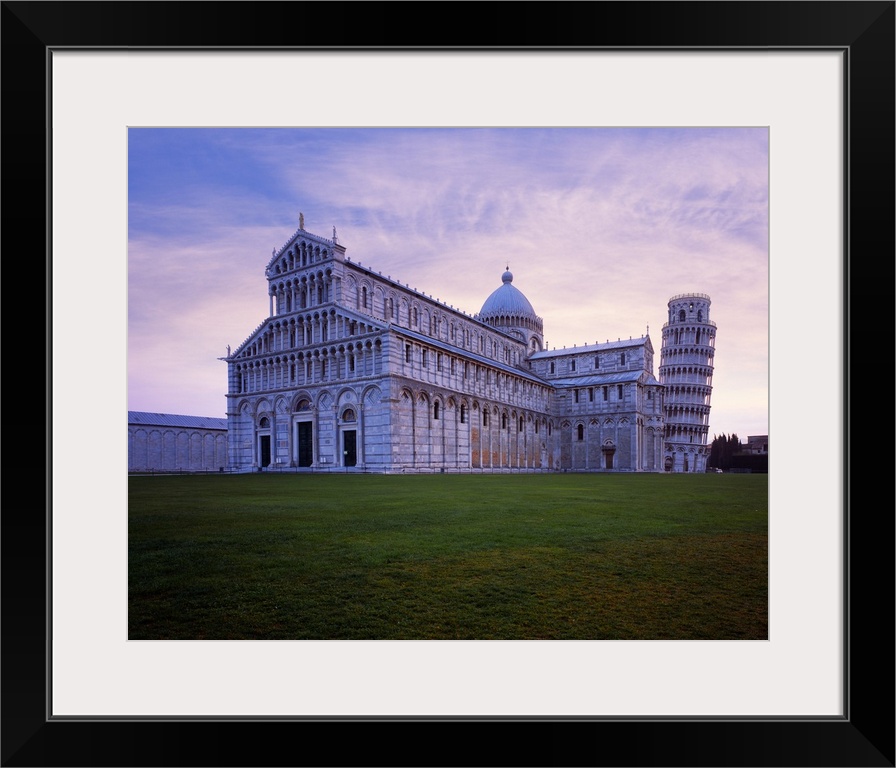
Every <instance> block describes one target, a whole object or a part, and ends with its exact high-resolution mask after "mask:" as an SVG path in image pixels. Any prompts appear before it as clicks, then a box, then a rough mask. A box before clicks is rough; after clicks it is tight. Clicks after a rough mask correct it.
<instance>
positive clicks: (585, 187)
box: [128, 128, 769, 440]
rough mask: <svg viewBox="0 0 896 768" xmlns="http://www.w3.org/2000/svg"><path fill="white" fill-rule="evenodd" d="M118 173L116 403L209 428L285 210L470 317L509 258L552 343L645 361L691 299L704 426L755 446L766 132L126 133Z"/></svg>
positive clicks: (763, 326)
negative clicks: (635, 343) (703, 387)
mask: <svg viewBox="0 0 896 768" xmlns="http://www.w3.org/2000/svg"><path fill="white" fill-rule="evenodd" d="M128 175H129V178H128V185H129V199H128V230H129V231H128V240H129V242H128V409H129V410H137V411H156V412H162V413H176V414H186V415H196V416H218V417H223V416H224V415H225V409H226V405H225V393H226V386H227V385H226V380H227V377H226V365H225V363H223V362H221V361H220V360H218V358H220V357H222V356H224V355H225V354H226V350H227V345H230V346H231V347H233V348H235V347H236V346H238V345H239V344H240V343H242V341H243V340H244V339H245V338H246V337H247V336H248V335H249V334H250V333H251V332H252V331H253V329H255V328H256V327H257V326H258V325H259V323H261V322H262V321H263V320H264V319H265V318H266V317H267V312H268V298H267V282H266V280H265V277H264V268H265V266H266V264H267V263H268V261H269V260H270V256H271V251H272V249H274V248H279V247H280V246H281V245H283V244H284V243H285V242H286V240H287V239H288V238H289V237H290V236H291V235H292V233H293V232H294V231H295V230H296V228H297V227H298V219H299V212H300V211H301V212H302V213H303V214H304V217H305V228H306V229H307V230H308V231H310V232H313V233H316V234H320V235H323V236H325V237H331V236H332V232H333V227H334V226H335V227H336V229H337V233H338V237H339V241H340V243H342V244H343V245H345V246H346V248H347V255H348V256H349V257H350V258H351V259H352V260H353V261H356V262H357V261H360V262H361V263H362V264H364V265H365V266H369V267H371V268H372V269H374V270H377V271H380V272H382V274H383V275H390V276H391V277H392V278H393V279H397V280H399V281H401V282H402V283H408V284H409V285H410V286H411V287H412V288H416V289H418V290H420V291H423V292H425V293H427V294H430V295H432V296H433V297H434V298H438V299H440V300H441V301H443V302H445V303H447V304H450V305H453V306H454V307H456V308H459V309H461V310H463V311H465V312H467V313H469V314H474V313H476V312H478V311H479V309H480V307H481V306H482V303H483V301H485V299H486V297H487V296H488V295H489V294H490V293H491V292H492V291H493V290H494V289H495V288H497V287H498V286H500V285H501V273H502V272H503V271H504V269H505V267H506V266H508V265H509V267H510V270H511V271H512V272H513V274H514V286H516V287H517V288H519V289H520V290H521V291H522V292H523V293H524V294H525V295H526V297H527V298H528V299H529V301H530V302H531V303H532V305H533V307H534V308H535V311H536V312H537V313H538V314H539V315H540V316H541V317H542V318H543V319H544V331H545V339H546V342H547V344H548V345H549V347H551V348H558V349H559V348H561V347H563V346H567V347H571V346H573V345H575V344H578V345H582V344H593V343H594V342H596V341H601V342H602V341H605V340H607V339H611V340H612V339H617V338H627V337H629V336H639V335H641V334H642V333H644V332H645V331H646V329H647V327H648V326H649V328H650V336H651V339H652V340H653V344H654V347H655V349H656V351H657V353H659V349H660V345H661V341H662V326H663V323H664V322H665V320H666V311H667V307H666V304H667V302H668V300H669V298H670V297H672V296H673V295H675V294H679V293H686V292H691V291H694V292H698V293H706V294H709V295H710V296H711V298H712V308H711V317H712V319H713V320H714V321H715V323H716V324H717V326H718V335H717V343H716V357H715V376H714V378H713V395H712V411H711V414H710V429H709V431H710V435H711V436H712V435H715V434H723V433H724V434H731V433H736V434H737V435H738V436H739V437H740V438H741V439H742V440H745V439H746V437H747V436H748V435H754V434H767V433H768V341H769V338H768V309H769V308H768V280H769V273H768V202H769V200H768V131H767V130H766V129H765V128H743V129H739V128H719V129H706V128H695V129H689V128H676V129H664V128H650V129H625V128H596V129H588V128H556V129H542V128H500V129H479V128H476V129H457V128H452V129H438V128H401V129H390V128H371V129H361V128H357V129H356V128H338V129H328V128H305V129H289V128H273V129H241V128H227V129H202V128H177V129H169V128H131V129H129V131H128ZM656 360H657V365H658V360H659V355H658V354H657V358H656ZM654 373H658V370H655V371H654Z"/></svg>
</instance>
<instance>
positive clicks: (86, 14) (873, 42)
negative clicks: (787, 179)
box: [0, 0, 896, 766]
mask: <svg viewBox="0 0 896 768" xmlns="http://www.w3.org/2000/svg"><path fill="white" fill-rule="evenodd" d="M409 10H410V6H409V4H407V3H325V2H317V3H287V2H256V3H244V2H221V3H207V2H205V3H204V2H181V3H172V2H77V1H72V2H3V3H2V17H0V21H2V48H0V52H2V63H3V68H2V103H3V107H4V110H3V131H2V133H3V139H2V141H3V150H4V152H3V162H2V184H3V186H2V191H3V193H4V195H3V202H4V205H3V208H2V217H3V225H4V226H3V228H2V242H3V245H5V246H6V248H5V256H6V258H5V259H4V265H5V266H6V267H7V269H9V268H10V267H12V269H13V278H12V279H13V280H14V281H15V282H13V283H12V286H13V288H14V289H17V286H18V285H19V284H20V281H22V280H26V279H27V280H28V281H29V283H30V284H31V285H33V284H34V282H35V281H40V282H43V283H44V284H45V285H46V287H47V291H48V295H49V288H50V285H49V274H50V268H49V265H50V248H49V238H48V237H45V235H44V233H45V232H48V226H49V219H48V215H49V213H48V211H49V208H48V203H49V196H48V185H49V163H50V159H49V155H48V141H47V140H48V136H49V131H50V124H51V123H50V119H51V115H49V113H48V92H49V89H50V87H51V81H50V78H49V77H48V72H49V69H48V67H49V54H50V52H51V51H52V50H56V49H60V48H81V49H92V48H118V49H123V48H143V47H151V48H175V47H184V48H191V49H203V50H206V49H221V50H227V49H232V48H234V47H239V48H253V47H258V48H272V47H283V48H295V47H303V45H302V44H299V45H297V43H296V41H297V40H301V41H305V43H306V45H307V47H322V48H334V49H354V48H394V49H419V48H434V47H449V48H454V49H457V48H461V49H463V48H485V49H494V50H506V49H519V50H531V49H538V48H578V49H582V50H588V49H595V50H617V49H624V50H651V49H668V48H694V49H701V50H707V49H709V50H712V49H718V50H731V49H736V48H769V49H783V50H793V51H796V52H798V51H805V50H813V49H825V50H831V49H838V50H842V51H843V53H844V62H845V64H844V74H845V82H846V84H847V88H846V90H847V97H848V98H847V105H846V109H845V111H844V121H845V124H844V136H845V150H846V151H845V156H846V158H847V168H846V173H845V174H844V184H845V187H844V225H845V226H844V252H845V253H846V254H847V258H846V263H845V264H844V275H843V276H844V282H843V284H844V291H845V295H844V306H845V308H846V313H845V317H844V329H843V330H844V346H845V348H846V358H845V361H844V362H845V365H844V370H845V381H844V382H843V384H844V387H843V391H844V393H845V402H844V403H843V404H842V406H843V413H844V414H845V419H846V424H845V425H844V426H845V429H844V435H845V436H846V438H847V439H846V444H845V445H844V446H833V445H827V446H807V450H811V451H813V452H817V453H818V456H819V464H820V471H842V472H843V475H844V483H843V487H844V499H843V504H844V509H845V512H846V514H845V519H844V543H845V551H844V563H845V566H846V568H845V572H846V583H845V584H844V596H845V605H846V613H845V616H844V623H845V637H844V640H845V643H844V647H845V649H846V651H845V659H844V661H845V664H844V667H845V670H846V678H845V680H844V712H845V715H844V716H843V717H839V718H817V717H815V718H799V717H788V718H774V717H771V716H770V717H767V718H763V717H759V718H747V719H727V718H724V717H709V718H703V719H695V718H671V717H670V718H658V719H650V718H648V719H627V718H623V717H620V718H604V719H600V720H594V719H588V718H578V719H570V720H564V719H561V718H529V719H519V720H516V719H512V718H456V719H444V718H443V719H435V718H426V717H420V718H405V719H403V720H390V719H388V718H382V719H378V718H358V719H354V720H352V719H343V720H336V721H334V720H327V719H323V718H321V719H310V720H304V721H301V722H296V721H281V720H277V719H272V720H262V719H246V720H236V721H234V720H226V719H224V720H214V719H210V718H209V719H202V718H200V719H175V718H156V719H146V720H139V721H134V720H129V719H123V718H119V719H117V718H110V719H108V720H96V719H89V718H85V719H81V720H77V719H76V720H64V721H60V720H54V719H51V718H49V717H48V682H49V681H48V650H49V638H48V634H47V628H48V618H47V617H48V615H49V614H48V608H47V605H48V598H49V595H48V585H49V583H50V582H49V578H48V519H49V512H48V510H49V509H50V508H51V505H52V497H51V493H50V490H51V487H50V478H49V476H48V473H47V472H41V470H40V469H38V470H37V471H38V472H39V475H40V476H39V477H37V478H36V480H35V482H36V483H37V484H38V486H39V487H43V488H46V505H44V507H43V508H39V509H34V508H33V506H32V505H31V504H28V503H21V502H20V501H19V498H16V500H15V502H14V503H12V504H7V508H6V512H5V514H4V516H3V529H4V530H3V533H4V534H5V535H4V536H3V537H2V542H0V543H2V567H3V576H4V577H5V578H3V581H2V602H0V610H2V621H3V625H2V626H3V630H2V633H3V634H2V640H3V643H2V656H0V658H2V665H3V666H2V676H0V691H2V712H0V715H2V724H0V725H2V736H3V738H2V755H0V757H2V765H4V766H131V765H133V766H137V765H156V766H163V765H179V766H194V765H195V766H204V765H214V766H237V765H340V766H350V765H361V766H364V765H382V764H388V765H394V766H398V765H564V766H576V765H614V766H660V765H662V766H710V765H712V766H893V765H894V760H896V746H894V733H896V727H894V722H896V706H894V700H896V695H894V654H893V649H894V611H893V607H894V567H893V566H894V546H893V542H894V519H893V517H894V516H893V512H892V510H893V507H892V505H889V504H883V505H882V504H881V503H880V501H879V498H880V493H883V494H884V498H885V499H892V482H891V473H890V469H889V468H890V466H891V462H892V457H891V454H892V450H891V448H890V446H889V445H888V444H887V443H885V442H884V441H883V440H882V436H881V435H877V436H876V437H877V440H872V439H871V437H870V436H869V437H868V438H866V439H864V440H863V437H864V435H862V434H861V433H862V429H861V428H862V427H863V426H865V425H866V424H868V422H869V419H867V418H866V415H867V405H865V406H863V407H860V405H859V404H860V403H863V402H866V403H867V401H865V400H860V399H859V398H860V397H861V398H866V397H869V396H870V395H869V392H870V390H872V389H880V385H879V382H878V380H879V379H883V393H882V394H881V395H880V396H879V397H881V398H883V406H882V407H881V411H882V413H885V414H887V415H888V409H887V408H886V407H885V405H886V403H888V401H889V398H888V395H889V393H890V392H891V388H892V384H891V378H890V368H891V364H892V358H891V353H890V351H889V350H886V351H884V352H883V353H882V355H881V353H880V352H879V351H878V355H880V356H881V357H883V358H884V359H885V365H884V366H881V368H882V369H883V370H882V371H881V372H880V373H876V371H878V370H880V368H879V366H880V363H879V362H878V355H875V356H872V355H862V346H863V342H866V343H867V340H868V339H869V337H871V338H875V340H876V339H877V337H879V336H880V335H883V336H884V337H885V338H886V342H889V341H890V330H891V328H892V321H893V317H894V315H893V286H894V280H893V277H894V275H893V268H894V264H893V261H894V259H893V256H894V253H896V248H894V143H896V138H894V63H896V59H894V18H896V17H894V3H893V2H835V1H831V2H816V1H815V0H806V1H805V2H712V1H708V2H694V3H691V2H574V3H566V2H559V3H540V2H520V3H466V4H462V3H457V2H455V3H441V2H434V3H420V4H418V6H417V8H416V9H415V10H414V11H413V14H412V15H421V14H423V13H424V11H425V13H426V15H427V17H428V18H430V19H431V20H432V22H431V23H429V24H427V25H426V27H427V28H426V30H425V31H420V30H419V28H418V29H417V31H415V32H413V33H409V32H408V31H407V29H406V27H405V24H404V20H405V19H406V18H407V16H408V13H409ZM328 30H330V31H331V32H332V36H333V38H334V39H333V40H330V39H321V40H320V41H318V40H317V39H316V38H317V36H318V34H320V35H322V36H323V37H324V38H326V37H329V34H328V33H327V31H328ZM409 35H410V36H411V38H414V36H419V37H418V38H417V39H413V40H412V42H411V43H410V44H409V43H408V36H409ZM45 243H46V244H47V247H46V249H44V247H43V246H44V244H45ZM44 250H45V251H46V255H45V257H44V258H42V255H43V254H42V253H40V252H42V251H44ZM35 251H37V252H38V253H35ZM24 264H27V265H28V274H27V277H26V275H24V274H23V275H21V276H20V275H19V274H18V271H19V270H21V267H22V266H23V265H24ZM17 268H18V269H17ZM35 272H37V273H38V275H35ZM8 280H9V277H8ZM7 284H8V285H9V284H10V283H9V282H8V283H7ZM35 314H36V313H35ZM882 315H883V316H882ZM34 319H35V318H34V317H33V316H32V317H30V318H29V320H30V322H29V325H30V324H31V323H33V322H34ZM18 320H19V322H21V316H20V317H19V318H18ZM41 321H43V322H45V324H46V327H45V329H44V331H45V333H44V338H46V351H47V354H45V356H44V359H45V362H46V365H47V374H48V376H47V389H46V414H47V422H46V430H45V433H44V437H45V441H46V444H47V446H48V452H47V456H48V457H49V446H50V445H51V442H52V433H51V425H52V411H51V407H50V405H51V401H50V392H51V386H52V385H53V383H56V384H57V385H58V384H60V383H64V377H65V372H63V371H51V370H50V365H49V349H50V347H51V343H52V340H51V338H50V335H49V329H50V323H49V302H48V306H47V311H46V312H44V313H43V315H42V316H39V320H38V322H41ZM881 321H882V322H881ZM17 326H18V323H17V324H16V326H13V327H14V328H15V327H17ZM29 332H30V333H29V335H30V336H31V337H32V339H33V338H34V336H35V334H34V331H33V329H29ZM17 348H18V350H19V354H21V352H22V347H21V346H18V345H17ZM875 351H877V350H875ZM886 361H889V363H887V362H886ZM860 363H864V365H863V366H862V367H861V368H860V367H859V364H860ZM30 364H31V361H29V365H30ZM831 369H832V370H833V369H834V366H832V367H831ZM853 370H855V371H856V373H857V374H858V373H859V372H863V373H864V372H865V371H867V374H868V375H867V376H858V375H857V376H853V375H852V372H853ZM819 375H821V376H822V380H821V381H818V382H815V383H816V384H817V385H823V375H824V374H819ZM807 376H809V374H807ZM808 383H810V384H812V382H811V381H810V382H808ZM861 384H865V385H866V386H864V387H862V386H860V385H861ZM835 405H839V404H835ZM10 410H11V411H14V410H17V409H10ZM877 415H878V418H881V417H883V418H886V416H882V415H881V414H877ZM819 417H820V418H821V417H823V418H835V415H834V414H824V415H822V414H820V415H819ZM872 423H873V422H872ZM16 426H17V425H16ZM25 427H26V425H23V429H24V428H25ZM27 429H28V431H30V432H33V424H28V425H27ZM7 430H10V427H9V426H7ZM876 431H877V432H879V433H881V432H882V433H883V434H887V433H888V432H889V430H887V429H886V427H885V425H881V424H880V423H879V422H878V423H877V424H876ZM122 432H123V430H122ZM8 434H14V435H16V436H17V437H19V438H20V439H21V436H22V433H21V432H20V430H19V429H13V430H12V432H9V431H8ZM868 446H874V454H873V455H875V456H876V457H877V458H876V461H877V462H879V464H878V463H873V464H872V463H870V462H869V460H868V459H867V458H866V457H867V456H868V455H869V453H870V451H869V450H868ZM20 450H21V447H20V446H19V449H18V450H17V451H15V452H12V453H13V455H15V454H16V453H19V452H20ZM881 453H882V454H883V457H881V455H880V454H881ZM8 455H9V454H8ZM881 459H882V460H881ZM19 461H21V463H22V464H23V465H33V461H32V462H28V461H27V460H25V459H24V457H21V456H20V457H19V458H18V459H16V460H15V462H14V463H13V462H10V463H11V464H13V465H16V464H18V463H19ZM47 466H49V464H48V465H47ZM41 469H42V468H41ZM103 471H104V469H103V467H101V466H98V467H97V468H96V472H97V474H98V476H101V475H102V472H103ZM26 476H27V475H26ZM881 477H884V478H886V482H887V487H886V489H882V488H879V487H878V486H880V485H881V479H880V478H881ZM20 482H21V480H20V479H19V471H18V469H17V470H16V472H15V475H14V477H13V483H12V484H13V486H15V487H20V486H19V483H20ZM22 490H24V489H22ZM9 495H10V496H11V497H15V496H17V494H14V492H13V489H10V492H9ZM871 499H876V501H874V503H869V501H870V500H871ZM881 507H882V508H881ZM521 674H525V672H524V671H521ZM399 725H404V726H405V727H403V728H401V729H400V730H399V729H398V726H399ZM459 725H464V726H465V728H464V730H463V731H460V732H458V730H457V728H458V726H459Z"/></svg>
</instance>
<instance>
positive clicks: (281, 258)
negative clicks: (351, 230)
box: [222, 216, 715, 472]
mask: <svg viewBox="0 0 896 768" xmlns="http://www.w3.org/2000/svg"><path fill="white" fill-rule="evenodd" d="M299 222H300V223H299V228H298V230H296V232H295V233H293V235H292V236H291V237H290V238H289V239H288V240H287V242H286V243H285V244H284V245H283V246H282V247H281V248H280V249H279V250H275V251H274V253H273V254H272V256H271V259H270V261H269V263H268V265H267V268H266V270H265V276H266V278H267V282H268V295H269V304H270V307H269V316H268V317H267V318H266V319H264V320H263V321H262V322H261V323H259V325H258V327H256V328H255V330H254V331H252V333H251V334H249V336H248V338H246V340H245V341H243V342H242V343H241V344H240V345H239V346H237V347H236V348H235V349H234V350H233V351H232V352H230V350H229V349H228V355H227V357H225V358H222V360H225V361H226V363H227V382H228V391H227V426H228V449H227V465H228V468H230V469H236V470H252V469H257V468H283V469H285V468H297V469H301V468H312V469H323V468H341V469H344V470H346V471H348V470H350V469H353V468H354V469H358V470H360V469H363V470H366V471H374V472H415V471H430V472H432V471H435V472H439V471H498V470H533V471H535V470H589V471H633V472H662V471H674V472H702V471H704V470H705V463H706V456H707V454H708V446H707V445H706V439H707V435H708V430H709V398H710V393H711V389H712V387H711V378H712V364H713V354H714V345H715V325H714V324H713V323H712V322H710V319H709V304H710V302H709V297H708V296H704V295H702V294H688V295H686V296H677V297H674V299H673V300H670V302H669V321H668V323H667V324H666V325H665V326H664V328H663V348H662V350H661V364H660V380H658V379H657V378H656V377H655V376H654V373H653V368H654V354H655V352H654V348H653V345H652V343H651V340H650V337H649V335H642V336H639V337H636V338H629V339H628V340H621V339H620V340H617V341H609V340H608V341H607V342H606V343H603V344H591V345H584V346H576V347H572V348H565V349H562V350H557V349H554V350H547V349H545V347H544V332H543V323H542V318H541V317H539V316H538V315H537V314H536V313H535V311H534V309H533V307H532V305H531V304H530V302H529V301H528V299H527V298H526V297H525V295H524V294H523V293H522V292H521V291H520V290H519V289H518V288H517V287H516V286H514V285H513V275H512V274H511V273H510V271H509V269H508V270H507V271H505V272H504V274H503V275H502V277H501V285H500V286H499V287H498V288H497V289H495V290H494V291H493V292H492V293H491V294H490V295H489V296H488V297H487V298H486V299H485V302H484V303H483V305H482V308H481V309H480V311H479V312H478V313H476V314H474V315H469V314H467V313H465V312H462V311H461V310H459V309H455V308H454V307H452V306H448V305H446V304H444V303H442V302H440V301H439V300H438V299H433V298H432V297H431V296H428V295H426V294H425V293H422V292H418V291H417V290H416V289H412V288H410V287H409V286H408V285H406V284H404V285H403V284H402V283H401V282H399V281H398V280H395V279H393V278H392V277H391V276H388V275H387V276H384V275H382V274H380V273H379V272H375V271H374V270H372V269H370V268H369V267H366V266H362V265H361V263H360V262H353V261H352V260H351V259H350V258H349V257H348V256H347V255H346V248H345V247H344V246H343V245H342V244H340V243H339V242H338V240H337V238H336V232H335V229H334V232H333V237H332V239H327V238H323V237H320V236H318V235H315V234H312V233H310V232H308V231H306V230H305V228H304V221H303V218H302V217H301V216H300V219H299ZM682 312H683V313H684V314H683V315H682Z"/></svg>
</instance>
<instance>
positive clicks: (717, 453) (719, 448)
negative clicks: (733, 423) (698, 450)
mask: <svg viewBox="0 0 896 768" xmlns="http://www.w3.org/2000/svg"><path fill="white" fill-rule="evenodd" d="M742 450H743V445H742V444H741V442H740V438H739V437H738V436H737V435H736V434H730V435H713V437H712V445H711V446H710V448H709V462H708V465H709V466H710V467H716V468H718V469H724V470H726V471H727V470H729V469H731V466H732V462H731V458H732V456H734V455H735V454H736V453H740V452H741V451H742Z"/></svg>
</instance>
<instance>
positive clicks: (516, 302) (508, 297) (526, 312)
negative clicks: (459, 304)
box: [479, 269, 537, 319]
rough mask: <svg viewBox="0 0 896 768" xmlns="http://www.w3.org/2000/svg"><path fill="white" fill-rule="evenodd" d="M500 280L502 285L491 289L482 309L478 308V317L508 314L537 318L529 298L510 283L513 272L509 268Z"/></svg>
mask: <svg viewBox="0 0 896 768" xmlns="http://www.w3.org/2000/svg"><path fill="white" fill-rule="evenodd" d="M501 281H502V283H503V285H502V286H501V287H500V288H498V289H496V290H494V291H492V294H491V296H489V297H488V298H487V299H486V300H485V303H484V304H483V305H482V309H481V310H479V315H480V317H495V316H496V315H509V316H517V317H529V318H532V319H537V318H536V315H535V310H534V309H532V305H531V304H530V303H529V299H527V298H526V297H525V296H524V295H523V292H522V291H520V290H519V289H518V288H514V287H513V285H511V283H513V274H512V273H511V272H510V269H508V270H507V271H506V272H505V273H504V274H503V275H501Z"/></svg>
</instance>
